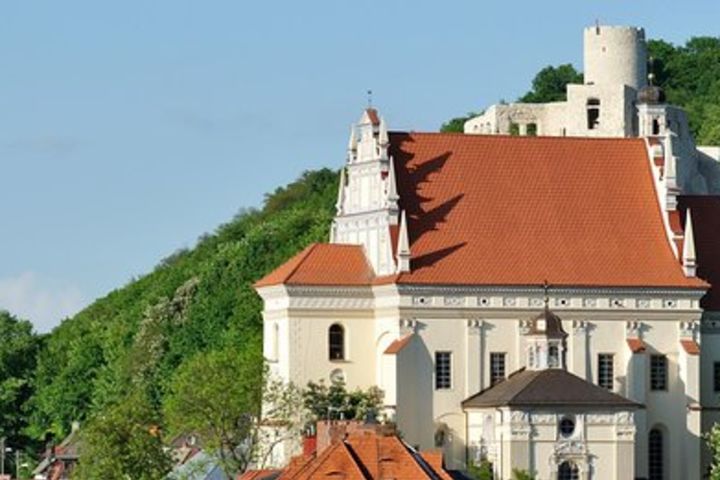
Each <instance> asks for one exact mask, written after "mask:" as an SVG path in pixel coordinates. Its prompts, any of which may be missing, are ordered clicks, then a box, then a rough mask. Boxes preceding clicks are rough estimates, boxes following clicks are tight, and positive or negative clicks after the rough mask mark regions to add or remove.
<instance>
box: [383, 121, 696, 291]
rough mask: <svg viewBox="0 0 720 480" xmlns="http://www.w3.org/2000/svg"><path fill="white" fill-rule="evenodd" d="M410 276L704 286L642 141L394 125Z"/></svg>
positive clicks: (403, 278)
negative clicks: (681, 256) (677, 251)
mask: <svg viewBox="0 0 720 480" xmlns="http://www.w3.org/2000/svg"><path fill="white" fill-rule="evenodd" d="M390 138H391V154H392V155H393V156H394V158H395V166H396V168H397V169H398V172H397V178H398V182H399V186H398V190H399V194H400V206H401V208H403V209H405V210H406V211H407V212H408V216H409V218H408V220H409V230H410V232H409V233H410V241H411V252H412V260H411V268H412V272H411V273H407V274H402V275H400V278H399V279H398V281H399V282H402V283H440V284H458V283H460V284H493V285H517V284H522V285H537V284H542V283H543V281H544V280H545V279H547V280H548V282H549V283H550V284H552V285H585V286H643V287H644V286H656V287H702V286H703V283H702V282H700V281H698V280H696V279H688V278H686V277H685V275H684V274H683V271H682V268H681V267H680V265H679V263H678V261H677V260H676V258H675V256H674V254H673V252H672V250H671V248H670V244H669V242H668V239H667V236H666V233H665V230H664V226H663V222H662V217H661V211H660V207H659V205H658V201H657V195H656V192H655V186H654V183H653V178H652V172H651V168H650V165H649V162H648V159H647V148H646V145H645V142H644V141H643V140H642V139H617V138H614V139H590V138H563V137H509V136H497V135H492V136H484V135H463V134H433V133H395V134H392V135H391V137H390Z"/></svg>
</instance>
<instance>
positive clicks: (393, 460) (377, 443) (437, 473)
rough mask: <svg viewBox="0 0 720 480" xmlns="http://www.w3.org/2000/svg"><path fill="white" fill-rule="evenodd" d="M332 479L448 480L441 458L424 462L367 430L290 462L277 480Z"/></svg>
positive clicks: (397, 442)
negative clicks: (432, 479)
mask: <svg viewBox="0 0 720 480" xmlns="http://www.w3.org/2000/svg"><path fill="white" fill-rule="evenodd" d="M334 476H337V477H338V478H343V479H348V480H354V479H357V480H373V479H378V480H379V479H389V478H394V479H408V480H409V479H413V480H422V479H431V478H439V479H442V480H451V477H450V475H449V474H448V473H447V472H446V471H445V470H444V468H443V465H442V456H441V454H440V455H438V454H436V455H433V456H431V457H429V458H428V457H426V456H425V455H421V454H419V453H418V452H416V451H415V450H412V449H411V448H409V447H408V446H407V445H406V444H405V443H403V441H402V440H400V439H399V438H398V437H397V436H396V435H390V436H388V435H381V434H379V433H377V432H376V431H374V430H369V429H367V430H361V431H356V432H353V433H350V434H349V435H348V436H347V438H345V439H344V440H342V441H337V442H334V443H333V444H332V445H331V446H330V447H328V448H326V449H325V450H323V451H322V452H320V453H319V454H315V455H311V456H305V457H298V458H296V459H294V460H293V461H292V462H291V463H290V465H289V466H288V467H287V468H286V469H285V470H284V471H283V472H282V473H281V474H280V476H279V477H278V480H306V479H315V478H334Z"/></svg>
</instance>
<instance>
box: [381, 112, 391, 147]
mask: <svg viewBox="0 0 720 480" xmlns="http://www.w3.org/2000/svg"><path fill="white" fill-rule="evenodd" d="M378 143H379V144H380V146H381V147H386V146H387V145H388V144H389V143H390V138H389V137H388V131H387V124H386V123H385V117H380V132H379V133H378Z"/></svg>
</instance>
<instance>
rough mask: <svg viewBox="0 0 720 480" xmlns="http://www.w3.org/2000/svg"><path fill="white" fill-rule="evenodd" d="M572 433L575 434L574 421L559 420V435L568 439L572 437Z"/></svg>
mask: <svg viewBox="0 0 720 480" xmlns="http://www.w3.org/2000/svg"><path fill="white" fill-rule="evenodd" d="M573 432H575V420H573V419H572V418H570V417H563V418H562V420H560V435H562V436H563V437H564V438H568V437H570V436H572V434H573Z"/></svg>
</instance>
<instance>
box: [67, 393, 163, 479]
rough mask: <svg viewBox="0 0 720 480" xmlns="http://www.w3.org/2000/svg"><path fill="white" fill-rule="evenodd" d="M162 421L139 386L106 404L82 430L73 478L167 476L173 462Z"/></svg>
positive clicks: (159, 477)
mask: <svg viewBox="0 0 720 480" xmlns="http://www.w3.org/2000/svg"><path fill="white" fill-rule="evenodd" d="M159 422H160V418H159V417H158V415H157V411H156V410H155V408H154V407H153V405H152V403H151V401H150V399H149V398H147V397H146V396H145V395H144V394H143V393H142V392H140V391H137V390H136V391H134V392H133V393H132V394H130V395H128V396H126V397H125V398H123V399H122V401H120V402H118V403H116V404H113V405H108V406H106V408H104V409H103V411H102V413H98V414H97V417H96V418H93V419H92V420H91V421H90V422H88V424H87V425H86V426H85V427H84V428H83V430H82V441H81V443H80V455H81V458H82V459H83V461H82V462H80V464H79V465H78V469H77V471H75V472H74V474H73V478H77V479H80V480H85V479H87V480H94V479H98V478H107V479H114V478H118V479H120V478H132V479H137V480H156V479H161V478H164V476H165V475H166V474H167V472H168V471H169V469H170V466H171V464H172V463H171V459H170V456H169V454H168V453H167V451H166V450H165V449H164V444H163V441H162V437H161V435H160V429H159V428H158V424H159Z"/></svg>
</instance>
